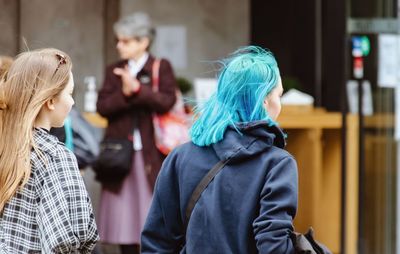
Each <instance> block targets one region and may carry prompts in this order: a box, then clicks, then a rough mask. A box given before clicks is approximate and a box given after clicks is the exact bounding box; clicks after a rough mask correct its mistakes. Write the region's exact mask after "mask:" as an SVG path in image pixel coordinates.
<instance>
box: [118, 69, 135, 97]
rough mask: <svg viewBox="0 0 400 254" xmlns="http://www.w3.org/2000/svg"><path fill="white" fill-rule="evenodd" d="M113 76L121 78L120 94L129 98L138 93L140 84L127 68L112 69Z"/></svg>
mask: <svg viewBox="0 0 400 254" xmlns="http://www.w3.org/2000/svg"><path fill="white" fill-rule="evenodd" d="M113 72H114V74H115V75H117V76H120V77H121V80H122V93H123V94H124V95H125V96H131V95H132V94H134V93H137V92H139V90H140V82H139V81H138V80H137V79H136V78H134V77H132V76H131V73H130V71H129V68H128V66H125V67H124V68H114V71H113Z"/></svg>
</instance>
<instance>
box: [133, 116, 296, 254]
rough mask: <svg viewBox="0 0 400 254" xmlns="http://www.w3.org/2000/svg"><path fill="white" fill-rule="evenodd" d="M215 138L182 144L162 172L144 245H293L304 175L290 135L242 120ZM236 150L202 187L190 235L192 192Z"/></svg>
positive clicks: (254, 249)
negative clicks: (206, 142) (208, 142)
mask: <svg viewBox="0 0 400 254" xmlns="http://www.w3.org/2000/svg"><path fill="white" fill-rule="evenodd" d="M238 129H239V130H240V133H238V132H237V131H236V130H235V129H234V128H233V127H229V128H228V129H227V131H226V132H225V135H224V139H223V140H222V141H220V142H218V143H216V144H213V145H211V146H206V147H199V146H196V145H194V144H193V143H187V144H184V145H182V146H180V147H178V148H177V149H175V150H174V151H173V152H172V153H171V154H170V155H169V156H168V157H167V159H166V160H165V162H164V164H163V166H162V169H161V172H160V174H159V176H158V179H157V183H156V187H155V192H154V198H153V202H152V205H151V208H150V212H149V215H148V217H147V220H146V224H145V226H144V230H143V232H142V239H141V240H142V242H141V244H142V253H265V254H268V253H273V254H286V253H294V249H293V245H292V242H291V240H290V237H289V235H290V232H291V231H293V224H292V220H293V219H294V216H295V214H296V209H297V194H298V190H297V188H298V179H297V166H296V162H295V160H294V158H293V157H292V156H291V155H290V154H289V153H288V152H286V151H285V150H283V147H284V145H285V139H284V135H283V133H282V132H281V130H280V129H279V128H277V127H268V125H267V123H266V122H264V121H258V122H253V123H246V124H239V126H238ZM227 158H231V160H230V161H229V163H228V164H227V165H226V166H225V167H224V168H223V169H222V171H221V172H220V173H219V174H217V175H216V176H215V178H214V180H213V181H212V182H211V183H210V184H209V185H208V187H207V188H206V189H205V190H204V192H203V193H202V195H201V197H200V199H199V201H198V202H197V204H196V206H195V207H194V209H193V212H192V215H191V218H190V221H189V224H188V228H187V236H186V237H185V233H184V217H185V210H186V206H187V205H188V202H189V199H190V196H191V194H192V192H193V190H194V189H195V187H196V186H197V184H198V183H199V182H200V181H201V179H202V178H203V177H204V176H205V175H206V174H207V172H208V171H209V170H210V169H211V168H212V167H213V166H214V165H215V164H216V163H217V162H218V161H220V160H226V159H227Z"/></svg>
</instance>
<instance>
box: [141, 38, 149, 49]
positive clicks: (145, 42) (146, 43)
mask: <svg viewBox="0 0 400 254" xmlns="http://www.w3.org/2000/svg"><path fill="white" fill-rule="evenodd" d="M140 43H141V45H142V48H143V49H144V50H146V49H147V48H148V47H149V45H150V39H149V38H147V37H143V38H140Z"/></svg>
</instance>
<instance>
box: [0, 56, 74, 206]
mask: <svg viewBox="0 0 400 254" xmlns="http://www.w3.org/2000/svg"><path fill="white" fill-rule="evenodd" d="M71 68H72V64H71V60H70V58H69V57H68V56H67V55H66V54H65V53H64V52H62V51H60V50H57V49H40V50H34V51H29V52H25V53H22V54H20V55H19V56H18V57H17V58H16V59H15V61H14V63H13V64H12V65H11V66H10V69H9V71H8V74H7V76H6V78H5V79H4V80H2V81H0V213H1V212H2V211H3V209H4V206H5V204H6V203H7V202H8V201H9V200H10V199H11V198H12V197H13V195H14V194H15V193H16V191H17V190H18V188H20V187H21V188H22V187H23V186H24V185H25V184H26V182H27V181H28V179H29V177H30V174H31V162H30V157H31V149H32V148H33V149H35V150H37V151H38V148H37V147H36V146H35V143H34V140H33V129H34V123H35V119H36V117H37V116H38V114H39V112H40V110H41V109H42V107H43V105H44V104H45V103H46V101H48V100H49V99H52V98H54V97H56V96H57V95H58V94H60V92H61V91H62V90H63V89H64V88H65V87H66V85H67V83H68V81H69V78H70V71H71ZM38 152H40V151H38Z"/></svg>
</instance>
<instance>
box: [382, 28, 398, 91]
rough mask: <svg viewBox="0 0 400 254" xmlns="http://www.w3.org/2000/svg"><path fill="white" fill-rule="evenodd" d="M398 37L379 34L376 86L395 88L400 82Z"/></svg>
mask: <svg viewBox="0 0 400 254" xmlns="http://www.w3.org/2000/svg"><path fill="white" fill-rule="evenodd" d="M399 43H400V37H399V36H398V35H395V34H380V35H379V37H378V47H379V48H378V86H381V87H395V86H396V85H398V84H399V83H400V82H399V81H400V47H399Z"/></svg>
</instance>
